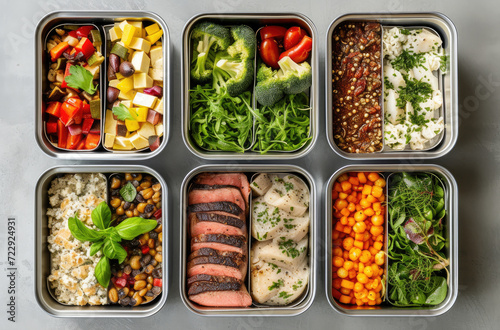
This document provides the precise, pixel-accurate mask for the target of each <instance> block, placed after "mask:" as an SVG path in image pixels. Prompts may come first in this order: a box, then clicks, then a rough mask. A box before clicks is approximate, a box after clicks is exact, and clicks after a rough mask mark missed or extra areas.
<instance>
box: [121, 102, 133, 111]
mask: <svg viewBox="0 0 500 330" xmlns="http://www.w3.org/2000/svg"><path fill="white" fill-rule="evenodd" d="M120 103H121V104H123V105H124V106H126V107H127V108H129V109H130V108H132V101H131V100H124V101H121V102H120Z"/></svg>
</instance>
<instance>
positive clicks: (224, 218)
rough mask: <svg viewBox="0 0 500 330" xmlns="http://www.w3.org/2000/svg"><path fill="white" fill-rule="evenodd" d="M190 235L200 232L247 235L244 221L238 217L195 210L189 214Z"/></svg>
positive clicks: (196, 234)
mask: <svg viewBox="0 0 500 330" xmlns="http://www.w3.org/2000/svg"><path fill="white" fill-rule="evenodd" d="M189 223H190V228H191V236H198V235H201V234H225V235H238V236H240V235H242V236H247V229H246V225H245V222H244V221H242V220H241V219H240V218H237V217H233V216H228V215H222V214H216V213H209V212H206V213H205V212H196V213H190V214H189Z"/></svg>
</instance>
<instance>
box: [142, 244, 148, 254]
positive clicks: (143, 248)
mask: <svg viewBox="0 0 500 330" xmlns="http://www.w3.org/2000/svg"><path fill="white" fill-rule="evenodd" d="M141 252H142V254H148V253H149V246H147V245H143V246H141Z"/></svg>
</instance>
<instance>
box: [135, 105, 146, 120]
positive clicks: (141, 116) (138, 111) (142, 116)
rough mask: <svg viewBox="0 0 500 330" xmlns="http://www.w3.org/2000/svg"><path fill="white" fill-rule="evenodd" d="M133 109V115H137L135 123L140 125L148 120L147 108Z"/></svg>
mask: <svg viewBox="0 0 500 330" xmlns="http://www.w3.org/2000/svg"><path fill="white" fill-rule="evenodd" d="M133 109H135V113H136V115H137V118H136V119H137V121H138V122H140V123H143V122H145V121H146V119H147V118H148V110H149V109H148V108H144V107H140V108H133Z"/></svg>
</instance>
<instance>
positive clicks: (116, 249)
mask: <svg viewBox="0 0 500 330" xmlns="http://www.w3.org/2000/svg"><path fill="white" fill-rule="evenodd" d="M91 218H92V222H93V223H94V225H95V226H96V227H97V228H98V229H100V230H96V229H91V228H88V227H87V226H86V225H85V224H84V223H83V222H82V221H81V220H80V219H78V213H77V214H75V215H74V216H73V217H71V218H69V220H68V227H69V230H70V232H71V235H73V237H75V238H76V239H78V240H79V241H82V242H86V241H89V242H92V245H91V247H90V255H91V256H93V255H95V254H96V253H97V252H99V251H101V252H102V254H103V256H102V257H101V259H100V260H99V262H98V263H97V266H96V268H95V272H94V274H95V277H96V279H97V281H98V282H99V284H101V285H102V286H103V287H105V288H106V287H108V285H109V280H110V279H111V267H110V264H109V260H110V259H117V260H118V262H119V263H122V262H123V261H124V260H125V258H127V251H125V249H124V248H123V247H122V246H121V244H120V242H121V241H122V239H124V240H132V239H134V238H135V237H137V236H139V235H142V234H144V233H147V232H149V231H151V230H153V229H154V228H155V227H156V225H157V224H158V223H157V222H156V220H147V219H143V218H139V217H133V218H128V219H125V220H123V221H122V222H121V223H120V224H118V225H117V226H116V227H110V225H111V210H110V208H109V206H108V204H106V202H102V203H100V204H99V205H98V206H97V207H96V208H95V209H94V210H93V211H92V214H91Z"/></svg>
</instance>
